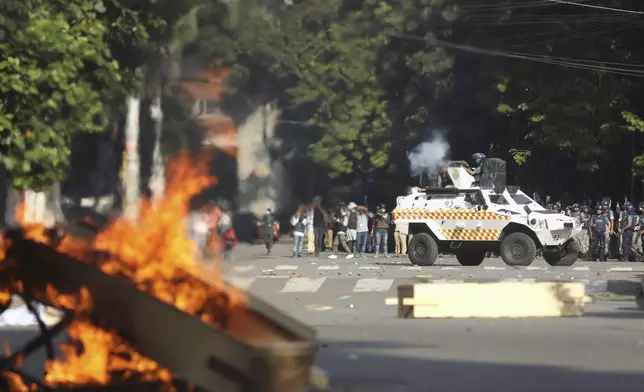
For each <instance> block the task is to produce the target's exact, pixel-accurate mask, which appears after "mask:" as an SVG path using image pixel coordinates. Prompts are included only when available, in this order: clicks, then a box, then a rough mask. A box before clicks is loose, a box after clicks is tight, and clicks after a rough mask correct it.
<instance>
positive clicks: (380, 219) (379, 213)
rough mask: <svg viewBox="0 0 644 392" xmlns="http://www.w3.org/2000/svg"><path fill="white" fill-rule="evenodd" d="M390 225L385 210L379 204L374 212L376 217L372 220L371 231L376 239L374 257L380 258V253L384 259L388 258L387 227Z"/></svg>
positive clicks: (382, 205)
mask: <svg viewBox="0 0 644 392" xmlns="http://www.w3.org/2000/svg"><path fill="white" fill-rule="evenodd" d="M390 224H391V219H390V218H389V214H388V213H387V210H386V208H385V205H384V204H380V205H379V206H378V209H377V210H376V216H375V217H374V218H373V230H372V234H373V235H375V237H376V252H375V253H376V254H375V256H374V257H379V256H380V251H381V249H382V253H383V255H384V256H385V257H387V258H388V257H389V255H388V254H387V251H388V249H387V240H388V237H389V225H390ZM381 247H382V248H381Z"/></svg>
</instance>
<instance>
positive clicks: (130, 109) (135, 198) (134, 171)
mask: <svg viewBox="0 0 644 392" xmlns="http://www.w3.org/2000/svg"><path fill="white" fill-rule="evenodd" d="M140 106H141V100H140V98H139V97H138V96H130V97H128V99H127V121H126V124H125V155H126V157H125V162H124V163H125V165H124V166H125V167H124V168H123V174H124V175H123V177H124V178H123V187H124V189H125V202H124V206H123V207H124V208H123V210H124V213H125V217H126V218H127V219H130V220H132V221H135V220H137V219H138V212H139V198H140V189H139V187H140V184H139V181H140V180H139V176H140V162H139V111H140Z"/></svg>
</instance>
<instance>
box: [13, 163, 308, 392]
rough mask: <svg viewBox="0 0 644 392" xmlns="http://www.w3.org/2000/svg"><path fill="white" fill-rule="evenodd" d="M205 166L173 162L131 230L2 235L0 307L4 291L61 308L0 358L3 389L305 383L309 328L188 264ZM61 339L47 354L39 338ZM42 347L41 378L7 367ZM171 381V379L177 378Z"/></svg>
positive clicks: (126, 225) (287, 387) (121, 224)
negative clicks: (192, 207)
mask: <svg viewBox="0 0 644 392" xmlns="http://www.w3.org/2000/svg"><path fill="white" fill-rule="evenodd" d="M207 162H208V160H206V159H201V160H199V161H198V163H197V164H195V163H194V162H193V161H192V160H190V159H188V158H187V157H183V158H179V159H178V160H176V161H175V162H173V164H172V165H170V170H169V187H168V190H167V194H166V196H165V197H164V198H163V199H162V200H159V201H157V202H155V203H153V204H145V205H142V206H141V214H140V215H139V216H140V219H139V221H138V222H136V223H132V222H128V221H126V220H116V221H114V222H111V223H110V224H108V225H107V226H106V228H105V230H103V231H100V232H99V233H98V234H97V235H96V236H95V237H94V238H92V239H89V240H88V239H81V238H78V237H72V236H69V235H65V234H64V233H61V232H60V231H59V230H58V231H52V230H46V229H44V227H39V226H33V225H32V226H25V227H23V228H22V230H20V231H15V232H12V233H7V235H6V236H5V237H4V238H3V242H2V247H0V252H2V254H0V256H2V258H3V261H2V263H1V264H0V305H2V306H4V307H5V308H6V307H7V306H8V304H9V302H10V301H11V294H15V295H19V296H21V297H22V298H23V299H24V302H25V304H27V305H28V306H31V305H30V304H31V303H32V301H38V302H41V303H43V304H45V305H48V306H52V307H54V308H57V309H60V310H63V311H64V312H65V315H64V317H63V318H62V320H61V321H60V322H59V323H58V324H56V325H55V326H53V327H51V328H47V326H46V325H45V323H44V322H43V321H42V320H41V319H40V318H39V317H38V315H37V312H36V311H35V310H33V309H30V310H32V311H33V313H34V315H36V316H37V317H38V323H39V325H40V327H41V330H42V331H41V332H42V334H41V335H40V336H39V337H37V338H36V339H34V340H33V341H31V342H29V343H28V344H27V345H26V346H25V347H24V348H23V350H21V351H20V352H18V353H15V354H12V355H8V356H6V357H5V358H4V359H3V360H2V364H3V365H2V369H0V370H2V377H3V378H4V380H5V382H6V383H7V384H8V385H9V386H10V389H11V390H12V391H14V390H15V391H36V390H43V389H45V388H67V389H69V388H73V389H77V388H87V387H92V388H99V390H103V391H104V390H108V389H109V388H111V387H112V386H114V385H120V389H124V387H123V385H128V386H129V387H127V388H125V390H137V391H138V390H142V388H143V389H145V386H150V388H151V390H173V389H176V387H177V386H178V385H183V384H185V385H194V386H197V387H199V388H202V389H203V390H212V391H214V390H217V391H246V390H248V391H251V390H252V391H267V392H268V391H276V392H277V391H279V392H288V391H298V390H302V389H303V388H304V385H305V383H306V380H307V379H308V376H309V371H310V367H311V365H312V362H313V358H314V355H315V351H316V347H315V345H314V343H313V341H314V339H315V332H313V330H312V329H310V328H308V327H306V326H304V325H301V324H300V323H299V322H297V321H295V320H293V319H291V318H290V317H288V316H285V315H283V314H281V313H280V312H279V311H277V310H275V309H274V308H272V307H271V306H269V305H267V304H265V303H262V302H261V301H258V300H256V299H254V298H252V297H250V296H247V295H246V294H245V293H243V292H242V291H240V290H238V289H235V288H233V287H231V286H229V285H227V284H226V283H225V282H224V281H223V279H222V278H221V276H220V275H218V274H214V273H210V274H205V272H204V271H203V270H202V269H200V267H199V264H198V263H196V262H195V257H194V255H195V254H196V249H195V245H194V244H193V243H192V241H191V240H190V238H189V237H188V235H187V233H186V231H185V229H184V222H185V220H186V217H187V215H188V212H189V211H188V206H189V201H190V199H191V198H192V197H194V196H195V195H197V194H198V193H200V192H201V191H203V190H204V189H205V188H207V187H208V186H210V185H212V184H213V183H214V180H213V179H212V178H210V177H208V176H207V168H208V167H207ZM65 329H66V331H67V337H68V339H69V343H68V344H65V345H62V346H61V347H60V351H61V352H62V356H61V357H60V358H58V357H56V356H55V351H54V349H53V348H52V347H51V339H52V338H53V337H54V336H55V335H56V334H58V333H60V332H62V331H63V330H65ZM43 345H44V346H46V347H47V351H48V356H49V360H48V361H47V363H46V364H45V371H46V375H45V377H44V378H43V380H40V381H36V380H30V379H29V378H28V377H26V376H25V375H22V374H21V373H20V371H19V369H20V362H21V360H22V358H24V357H25V356H27V355H29V354H30V353H32V352H33V351H35V350H36V349H37V348H39V347H41V346H43ZM178 380H180V382H179V381H178Z"/></svg>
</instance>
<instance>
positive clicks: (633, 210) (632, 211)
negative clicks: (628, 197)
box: [626, 203, 635, 215]
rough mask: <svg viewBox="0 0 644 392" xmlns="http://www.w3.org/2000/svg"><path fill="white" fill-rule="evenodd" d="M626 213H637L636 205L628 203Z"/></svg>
mask: <svg viewBox="0 0 644 392" xmlns="http://www.w3.org/2000/svg"><path fill="white" fill-rule="evenodd" d="M626 213H627V214H628V215H635V206H634V205H632V204H631V203H628V205H627V206H626Z"/></svg>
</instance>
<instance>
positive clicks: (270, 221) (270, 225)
mask: <svg viewBox="0 0 644 392" xmlns="http://www.w3.org/2000/svg"><path fill="white" fill-rule="evenodd" d="M259 225H260V236H261V237H262V238H263V239H264V245H266V254H267V255H269V256H270V254H271V250H272V249H273V244H274V243H275V238H276V237H277V233H279V223H278V222H277V221H276V220H275V217H274V216H273V211H272V210H271V209H270V208H267V209H266V212H265V213H264V218H263V219H262V221H261V222H260V223H259Z"/></svg>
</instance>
